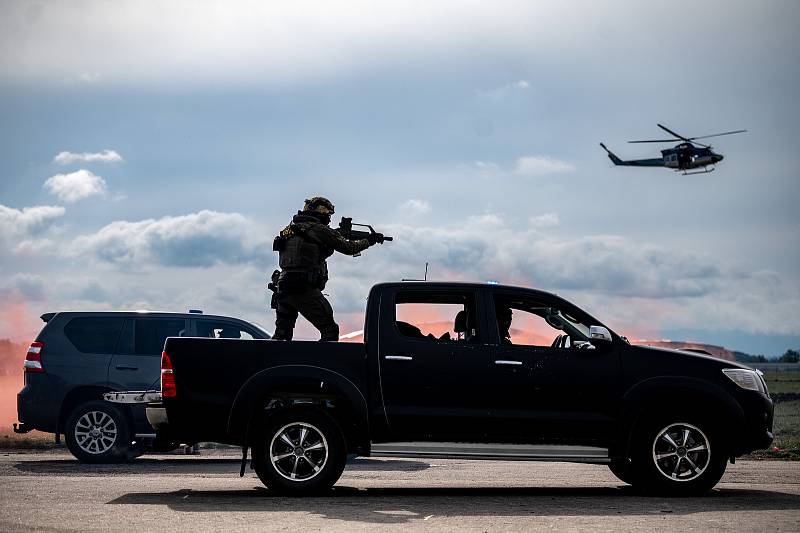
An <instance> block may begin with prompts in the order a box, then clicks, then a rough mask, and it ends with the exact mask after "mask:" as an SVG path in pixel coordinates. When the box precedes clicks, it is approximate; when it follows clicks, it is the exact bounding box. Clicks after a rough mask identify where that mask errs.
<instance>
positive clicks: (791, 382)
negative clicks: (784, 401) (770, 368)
mask: <svg viewBox="0 0 800 533" xmlns="http://www.w3.org/2000/svg"><path fill="white" fill-rule="evenodd" d="M764 380H765V381H766V382H767V387H768V388H769V392H770V393H771V394H792V393H794V394H800V372H767V373H765V374H764Z"/></svg>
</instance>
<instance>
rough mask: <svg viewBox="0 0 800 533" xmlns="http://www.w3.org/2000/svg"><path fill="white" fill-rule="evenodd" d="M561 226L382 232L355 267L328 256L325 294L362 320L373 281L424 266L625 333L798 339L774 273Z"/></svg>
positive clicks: (799, 327)
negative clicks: (730, 333)
mask: <svg viewBox="0 0 800 533" xmlns="http://www.w3.org/2000/svg"><path fill="white" fill-rule="evenodd" d="M559 225H560V220H559V217H558V215H557V214H555V213H545V214H541V215H536V216H532V217H530V219H529V220H528V223H527V224H518V223H512V222H511V221H508V220H505V219H504V218H503V217H501V216H499V215H496V214H491V213H490V214H484V215H480V216H474V217H470V218H468V219H466V220H463V221H460V222H459V223H456V224H453V225H449V226H433V227H425V226H410V225H396V226H389V227H386V231H387V232H388V233H390V234H391V235H393V236H394V237H395V240H394V242H393V243H391V245H386V246H383V247H381V248H380V250H377V251H373V250H369V251H367V252H365V253H364V255H363V256H362V257H361V258H359V259H358V260H353V259H351V258H348V257H337V256H334V258H332V261H331V272H332V282H331V284H330V285H329V286H328V288H327V289H326V290H327V291H329V292H330V293H331V294H332V296H333V298H334V300H335V303H336V305H337V311H339V310H341V311H342V312H345V313H360V312H363V308H364V296H365V295H366V294H367V292H368V290H369V287H370V286H371V285H372V284H373V283H376V282H379V281H387V280H399V279H401V278H419V277H421V276H422V273H423V270H424V268H425V263H426V262H428V263H429V264H430V268H429V279H434V280H437V279H441V280H467V281H485V280H498V281H499V282H501V283H505V284H513V285H522V286H529V287H537V288H542V289H544V290H548V291H554V292H557V293H559V294H561V295H563V296H565V297H567V298H568V299H570V300H571V301H573V302H575V303H577V304H578V305H581V306H582V307H584V308H586V309H587V310H588V311H589V312H591V313H594V314H595V315H596V316H597V317H598V318H599V319H601V320H603V321H605V322H606V323H608V324H609V325H611V326H612V327H613V326H617V327H621V329H622V330H624V331H623V332H656V333H652V334H657V332H658V331H659V330H661V329H662V328H675V327H678V328H679V327H684V328H686V327H691V328H697V327H698V326H701V327H703V328H707V329H718V330H732V329H735V330H740V331H748V332H760V333H784V334H797V333H798V332H800V323H798V320H797V319H796V318H795V317H797V316H800V294H798V293H797V291H796V289H792V288H791V287H790V286H789V285H787V283H786V282H785V281H784V280H782V279H781V278H780V277H778V276H777V275H776V274H774V273H768V272H741V271H738V270H736V269H735V268H733V267H732V266H731V265H727V264H724V263H722V262H720V261H719V260H718V259H717V258H715V257H712V256H710V255H706V254H702V253H693V252H687V251H683V250H676V249H671V248H668V247H664V246H661V245H658V244H653V243H647V242H639V241H636V240H633V239H630V238H626V237H622V236H619V235H584V236H580V237H563V238H562V237H560V236H559V235H557V234H556V233H555V229H554V228H557V227H558V226H559ZM787 317H792V318H791V319H789V320H787ZM353 323H354V324H357V323H358V320H357V319H356V320H354V321H353Z"/></svg>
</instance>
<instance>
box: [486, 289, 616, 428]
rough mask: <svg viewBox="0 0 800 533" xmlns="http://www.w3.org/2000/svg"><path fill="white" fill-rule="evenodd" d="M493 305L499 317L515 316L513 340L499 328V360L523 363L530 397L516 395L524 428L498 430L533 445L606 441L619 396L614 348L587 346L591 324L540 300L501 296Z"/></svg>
mask: <svg viewBox="0 0 800 533" xmlns="http://www.w3.org/2000/svg"><path fill="white" fill-rule="evenodd" d="M494 302H495V305H494V309H495V314H496V316H499V315H501V314H502V312H503V311H504V310H505V309H511V312H512V320H511V325H510V327H509V328H508V333H509V335H508V336H506V335H505V331H503V327H502V325H501V326H500V327H499V328H498V343H497V346H496V352H495V353H496V358H497V359H498V360H520V361H523V363H524V364H525V366H526V368H527V372H528V375H527V378H526V379H527V386H526V387H525V389H526V392H525V393H524V394H520V395H518V396H517V398H518V399H519V401H520V405H519V410H518V411H517V416H518V417H519V418H520V420H519V422H520V423H517V424H510V423H507V424H506V426H505V427H503V428H500V427H495V430H497V431H499V432H500V433H501V434H504V435H505V436H506V437H509V438H518V439H524V440H526V441H530V442H564V443H570V442H572V443H586V442H587V441H593V440H603V439H605V438H606V437H607V436H608V435H609V434H610V432H611V431H612V427H613V426H612V424H613V413H614V410H615V406H616V403H615V402H616V400H617V398H619V394H620V391H619V378H620V364H619V357H618V354H617V352H616V350H614V349H613V347H610V346H604V347H601V348H595V347H594V346H593V345H591V344H590V343H588V342H587V337H588V331H589V326H591V325H595V324H591V323H589V322H592V319H591V318H590V317H588V316H586V315H585V313H583V312H582V311H580V310H579V309H577V308H574V307H572V306H565V305H564V303H563V301H561V302H558V301H549V300H547V299H543V298H541V297H539V298H537V297H524V296H522V297H520V296H518V295H511V294H496V295H495V296H494ZM495 323H498V322H497V319H495ZM506 418H507V419H508V418H510V417H506ZM523 419H524V423H522V421H523ZM506 422H510V420H506Z"/></svg>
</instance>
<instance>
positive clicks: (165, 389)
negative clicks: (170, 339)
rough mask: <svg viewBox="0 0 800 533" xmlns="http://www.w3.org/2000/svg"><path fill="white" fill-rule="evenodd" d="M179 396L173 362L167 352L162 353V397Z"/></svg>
mask: <svg viewBox="0 0 800 533" xmlns="http://www.w3.org/2000/svg"><path fill="white" fill-rule="evenodd" d="M177 394H178V390H177V389H176V388H175V374H174V373H173V372H172V361H170V360H169V356H168V355H167V352H161V397H162V398H174V397H175V396H176V395H177Z"/></svg>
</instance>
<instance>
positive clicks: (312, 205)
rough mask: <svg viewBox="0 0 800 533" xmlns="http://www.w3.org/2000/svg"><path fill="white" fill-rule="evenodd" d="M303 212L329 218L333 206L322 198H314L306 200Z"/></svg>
mask: <svg viewBox="0 0 800 533" xmlns="http://www.w3.org/2000/svg"><path fill="white" fill-rule="evenodd" d="M303 211H311V212H313V213H319V214H321V215H329V216H330V215H332V214H333V213H334V211H333V204H332V203H331V201H330V200H328V199H327V198H325V197H323V196H314V197H313V198H309V199H307V200H306V202H305V204H303Z"/></svg>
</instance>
